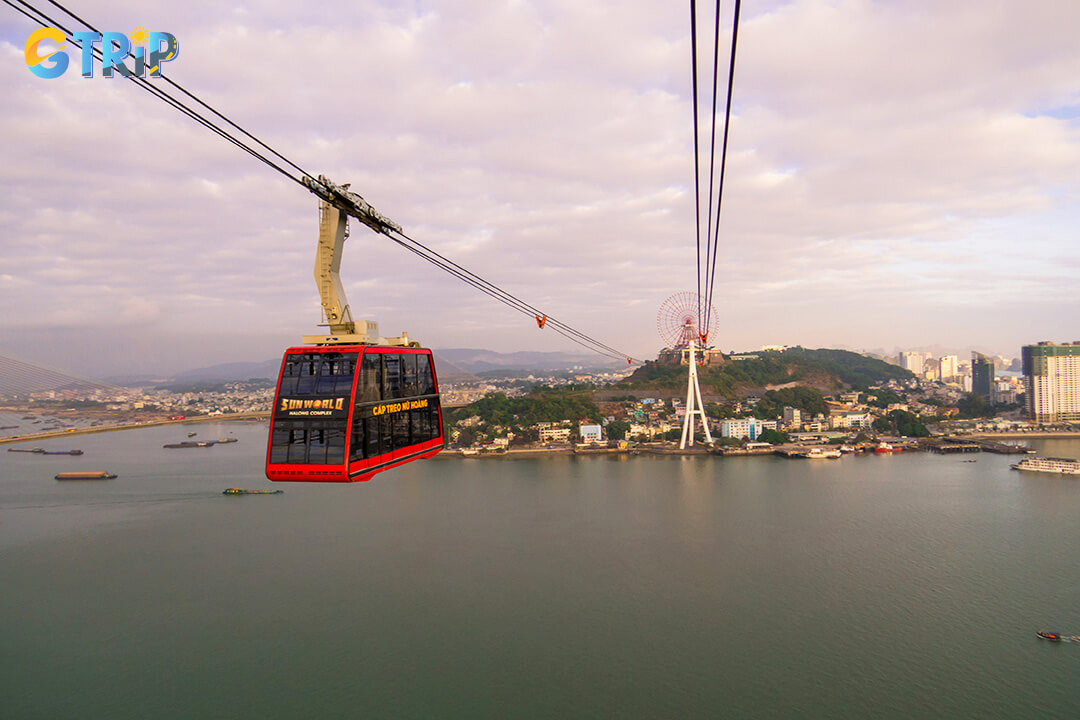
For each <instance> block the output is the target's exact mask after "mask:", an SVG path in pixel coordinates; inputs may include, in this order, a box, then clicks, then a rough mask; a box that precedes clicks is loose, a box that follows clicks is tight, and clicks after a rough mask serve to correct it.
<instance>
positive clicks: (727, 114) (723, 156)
mask: <svg viewBox="0 0 1080 720" xmlns="http://www.w3.org/2000/svg"><path fill="white" fill-rule="evenodd" d="M741 5H742V2H741V0H735V22H734V24H733V26H732V30H731V59H730V60H729V61H728V88H727V105H726V107H725V109H724V142H723V145H722V148H721V150H720V187H719V190H718V191H717V194H716V235H715V237H714V238H713V253H712V267H711V268H710V270H709V280H708V282H707V283H706V287H707V293H708V297H707V299H706V302H705V321H706V325H705V327H709V326H708V324H707V323H708V322H709V321H710V317H709V316H710V315H711V314H712V297H713V286H714V284H715V282H716V254H717V248H718V240H719V237H720V203H721V202H722V201H723V198H724V169H725V165H726V162H727V147H728V131H729V130H730V129H731V96H732V90H733V89H734V85H735V51H736V48H737V47H738V44H739V10H740V7H741Z"/></svg>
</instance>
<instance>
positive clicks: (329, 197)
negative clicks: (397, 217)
mask: <svg viewBox="0 0 1080 720" xmlns="http://www.w3.org/2000/svg"><path fill="white" fill-rule="evenodd" d="M303 182H304V186H305V187H306V188H307V189H308V190H310V191H311V192H313V193H315V194H316V195H318V196H319V197H320V198H322V199H323V200H325V201H326V202H328V203H330V204H331V205H333V206H334V207H336V208H337V209H339V210H341V211H342V212H343V213H345V214H346V215H349V216H351V217H354V218H356V219H357V220H359V221H360V222H362V223H364V224H365V225H367V226H368V227H369V228H371V229H372V230H374V231H375V232H377V233H382V234H383V235H389V234H390V233H391V232H401V226H400V225H398V224H397V223H396V222H394V221H393V220H391V219H390V218H388V217H386V216H385V215H382V214H380V213H379V212H378V211H376V210H375V208H373V207H371V204H370V203H369V202H368V201H367V200H365V199H364V198H362V197H360V196H359V195H357V194H356V193H354V192H350V191H349V185H348V183H346V184H345V185H338V184H337V183H335V182H332V181H331V180H328V179H327V177H326V176H325V175H320V176H319V179H318V180H312V179H311V178H310V177H308V176H304V178H303Z"/></svg>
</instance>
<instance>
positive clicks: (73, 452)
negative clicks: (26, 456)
mask: <svg viewBox="0 0 1080 720" xmlns="http://www.w3.org/2000/svg"><path fill="white" fill-rule="evenodd" d="M41 454H42V455H82V454H83V451H82V450H42V451H41Z"/></svg>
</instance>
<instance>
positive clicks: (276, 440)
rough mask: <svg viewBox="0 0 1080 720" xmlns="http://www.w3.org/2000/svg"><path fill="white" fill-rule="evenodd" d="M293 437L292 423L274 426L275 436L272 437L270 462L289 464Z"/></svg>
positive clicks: (279, 423)
mask: <svg viewBox="0 0 1080 720" xmlns="http://www.w3.org/2000/svg"><path fill="white" fill-rule="evenodd" d="M291 435H292V423H288V422H278V423H276V424H275V425H274V434H273V435H272V436H271V437H270V462H272V463H284V462H288V460H289V439H290V437H291Z"/></svg>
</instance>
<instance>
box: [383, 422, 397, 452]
mask: <svg viewBox="0 0 1080 720" xmlns="http://www.w3.org/2000/svg"><path fill="white" fill-rule="evenodd" d="M393 449H394V428H393V420H391V418H390V416H389V415H380V416H379V451H380V452H384V453H387V452H390V451H391V450H393Z"/></svg>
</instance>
